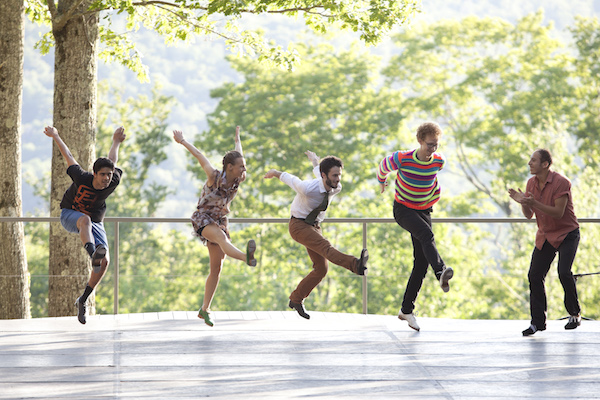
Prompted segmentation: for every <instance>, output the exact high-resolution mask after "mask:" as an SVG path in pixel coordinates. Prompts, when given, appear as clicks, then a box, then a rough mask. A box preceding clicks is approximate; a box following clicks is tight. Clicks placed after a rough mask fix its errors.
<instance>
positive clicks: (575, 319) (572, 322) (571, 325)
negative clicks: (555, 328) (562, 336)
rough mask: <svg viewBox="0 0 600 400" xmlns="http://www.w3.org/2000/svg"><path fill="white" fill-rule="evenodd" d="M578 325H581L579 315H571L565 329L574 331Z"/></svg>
mask: <svg viewBox="0 0 600 400" xmlns="http://www.w3.org/2000/svg"><path fill="white" fill-rule="evenodd" d="M579 325H581V316H580V315H571V316H570V317H569V322H567V324H566V325H565V329H575V328H577V327H578V326H579Z"/></svg>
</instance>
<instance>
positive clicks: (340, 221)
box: [0, 217, 600, 314]
mask: <svg viewBox="0 0 600 400" xmlns="http://www.w3.org/2000/svg"><path fill="white" fill-rule="evenodd" d="M578 221H579V223H582V224H589V223H596V224H597V223H600V218H580V219H578ZM2 222H60V218H59V217H0V223H2ZM104 222H105V224H109V223H112V224H113V227H114V236H115V237H114V252H113V259H112V260H111V261H112V262H113V268H114V288H113V291H114V297H113V299H114V301H113V312H114V314H118V313H119V224H120V223H134V222H138V223H139V222H142V223H176V224H189V223H190V219H189V218H155V217H106V218H105V219H104ZM288 222H289V218H230V219H229V223H230V224H287V223H288ZM324 222H325V223H330V224H362V246H363V248H366V247H367V237H368V236H367V225H369V224H395V223H396V221H395V220H394V219H393V218H327V219H325V221H324ZM432 222H433V223H434V224H451V223H454V224H514V223H534V222H535V219H526V218H432ZM367 299H368V281H367V276H366V275H365V276H363V277H362V303H363V305H362V311H363V314H367V311H368V310H367Z"/></svg>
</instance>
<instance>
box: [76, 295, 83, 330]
mask: <svg viewBox="0 0 600 400" xmlns="http://www.w3.org/2000/svg"><path fill="white" fill-rule="evenodd" d="M79 299H81V297H78V298H77V300H75V307H77V319H78V320H79V322H81V323H82V324H85V311H86V308H85V303H82V302H81V301H80V300H79Z"/></svg>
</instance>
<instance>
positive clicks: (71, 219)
mask: <svg viewBox="0 0 600 400" xmlns="http://www.w3.org/2000/svg"><path fill="white" fill-rule="evenodd" d="M84 215H85V214H84V213H82V212H79V211H77V210H71V209H68V208H63V209H61V210H60V223H61V224H62V226H63V228H65V229H66V230H67V232H71V233H79V228H77V220H78V219H79V218H81V217H82V216H84ZM92 235H93V236H94V242H95V243H94V245H96V246H98V245H99V244H103V245H104V246H106V249H107V250H108V238H107V237H106V231H105V230H104V224H103V223H102V222H94V221H92Z"/></svg>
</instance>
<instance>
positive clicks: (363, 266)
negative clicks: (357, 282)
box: [354, 249, 369, 275]
mask: <svg viewBox="0 0 600 400" xmlns="http://www.w3.org/2000/svg"><path fill="white" fill-rule="evenodd" d="M367 261H369V251H368V250H367V249H362V251H361V252H360V258H359V259H358V262H357V263H356V270H355V271H354V272H355V273H356V274H357V275H366V274H367Z"/></svg>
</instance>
